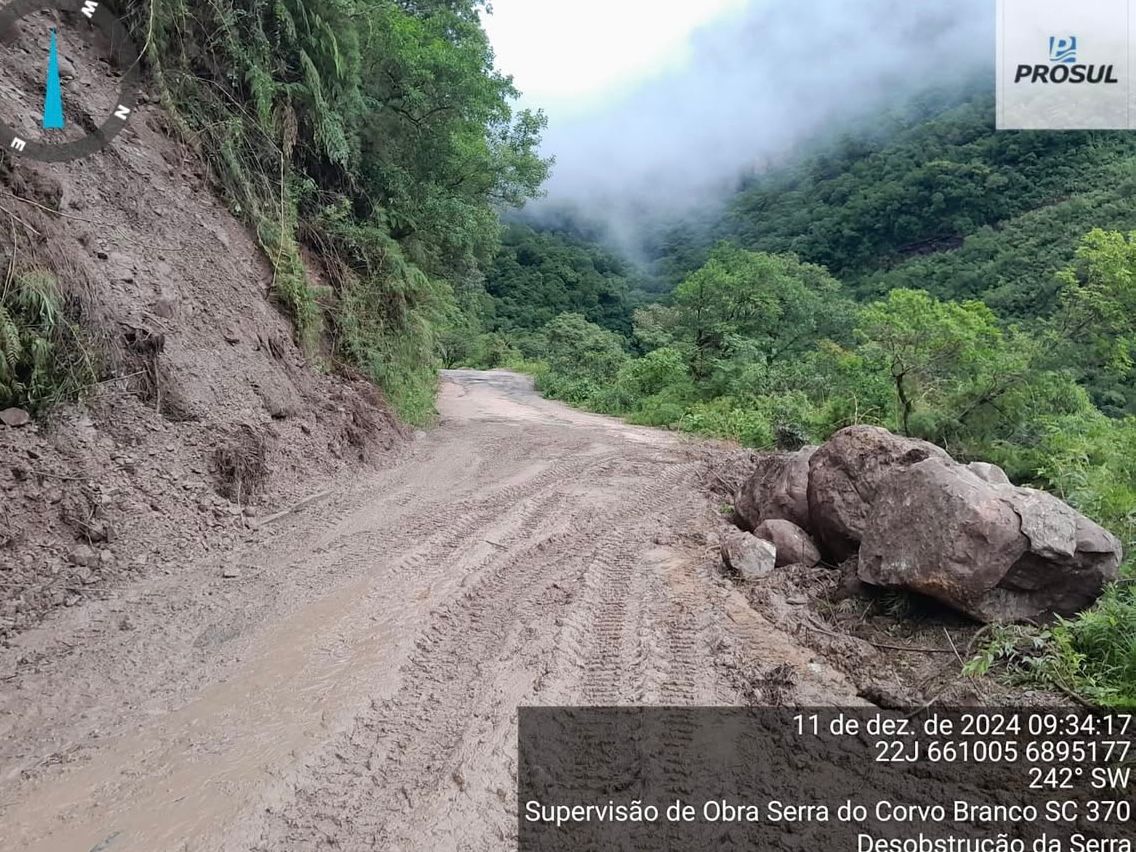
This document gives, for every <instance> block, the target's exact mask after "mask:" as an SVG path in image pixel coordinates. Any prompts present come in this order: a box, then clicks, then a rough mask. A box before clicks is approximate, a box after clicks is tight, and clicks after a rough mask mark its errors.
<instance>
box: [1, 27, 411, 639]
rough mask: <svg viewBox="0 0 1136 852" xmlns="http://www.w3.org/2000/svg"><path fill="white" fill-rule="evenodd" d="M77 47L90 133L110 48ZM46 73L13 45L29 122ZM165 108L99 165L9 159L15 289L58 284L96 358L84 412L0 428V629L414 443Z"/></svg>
mask: <svg viewBox="0 0 1136 852" xmlns="http://www.w3.org/2000/svg"><path fill="white" fill-rule="evenodd" d="M22 25H23V26H25V27H27V28H30V29H32V30H35V29H36V28H39V29H43V30H44V31H45V32H46V29H45V28H46V27H47V26H48V22H47V21H46V20H37V19H34V18H33V19H29V20H25V21H24V22H23V24H22ZM21 41H22V40H21ZM70 49H73V50H77V54H69V53H65V54H64V55H63V56H62V58H61V59H62V66H63V69H64V80H63V85H64V89H65V102H66V103H67V108H68V113H67V115H66V118H67V123H68V126H70V127H76V128H77V127H80V126H88V127H90V126H92V124H91V123H92V121H93V119H94V116H96V115H98V114H99V113H98V110H99V108H100V105H99V104H98V102H97V97H94V96H89V93H90V92H95V91H97V89H98V86H97V82H98V81H97V80H95V79H94V75H97V74H98V73H100V66H99V64H98V62H97V60H96V59H95V58H94V57H93V56H84V55H82V52H83V51H84V50H91V49H92V48H90V47H88V46H80V47H78V48H75V47H74V46H72V47H71V48H70ZM35 68H36V63H34V62H29V61H28V56H27V54H26V52H25V51H24V50H22V49H21V48H20V47H19V46H18V45H16V44H14V43H13V44H5V45H0V120H2V121H4V122H5V123H8V124H10V125H11V126H14V127H20V126H22V125H26V124H27V122H28V120H29V119H28V117H29V116H35V115H38V114H39V110H40V107H41V106H42V104H36V103H34V102H33V101H34V97H33V96H31V95H29V93H34V92H37V91H39V86H40V82H39V81H37V80H36V79H35V70H34V69H35ZM153 101H154V99H153V97H152V93H151V96H150V97H147V95H146V94H145V93H144V94H143V103H142V104H140V106H139V110H138V112H137V113H136V114H135V116H134V117H133V119H132V121H131V123H130V124H129V125H128V126H127V128H126V130H125V131H124V132H123V133H122V134H121V135H120V136H119V137H118V138H117V139H116V140H114V142H113V143H112V144H111V145H110V146H109V148H107V149H106V150H104V151H102V152H100V153H98V154H95V155H93V156H91V157H88V158H85V159H83V160H80V161H76V162H71V163H58V164H45V163H37V162H33V161H30V160H28V159H26V158H10V157H7V156H4V155H0V156H2V157H3V159H0V254H2V256H3V262H4V265H5V266H6V267H8V268H9V274H8V277H7V279H6V284H5V286H8V285H9V284H10V283H11V280H12V275H13V273H14V272H16V271H19V270H32V271H47V272H49V273H50V274H51V275H52V276H54V278H55V280H56V282H57V286H58V289H59V291H60V294H61V301H62V303H63V305H64V308H65V313H66V315H67V317H68V319H69V321H73V322H74V323H75V325H76V328H77V329H78V334H79V338H80V339H81V341H82V345H83V347H84V350H85V351H86V353H87V355H89V362H90V364H91V367H92V369H91V370H90V371H89V375H88V377H87V378H86V379H85V381H84V383H85V384H86V386H87V387H86V390H85V394H84V396H83V397H82V401H81V402H80V403H78V404H71V403H68V404H63V405H56V406H52V407H50V410H49V411H48V412H47V413H46V414H45V415H44V416H42V417H39V418H37V419H36V420H35V421H33V423H32V424H30V425H28V426H24V427H22V428H10V427H5V426H2V425H0V497H2V499H0V584H2V587H3V593H2V594H0V637H2V636H4V635H8V634H10V633H12V632H14V631H17V630H20V629H22V628H26V627H28V626H30V625H32V624H34V623H36V622H37V621H39V620H40V619H41V618H42V617H43V616H44V614H45V613H47V612H49V611H50V610H52V609H53V608H55V607H58V606H62V605H67V606H73V605H77V604H79V603H81V602H82V601H83V600H84V599H86V598H90V597H92V596H98V595H100V594H101V593H102V592H101V590H102V589H104V588H105V587H107V586H108V585H110V584H114V583H115V582H117V581H119V580H120V579H121V578H122V577H123V576H124V575H127V574H138V573H145V572H155V571H167V572H168V571H176V570H177V569H178V566H179V565H182V564H185V563H186V562H188V561H190V560H191V559H192V558H194V556H195V555H199V554H200V553H202V552H203V551H206V550H209V549H212V548H216V547H224V546H228V545H230V544H233V543H234V542H236V541H237V540H239V539H240V538H241V537H242V536H246V535H248V534H249V530H248V526H249V524H250V521H249V520H248V516H249V515H255V514H257V512H258V511H261V512H263V511H270V510H271V509H272V508H273V507H275V506H277V505H284V504H287V503H288V501H289V500H291V499H293V498H294V497H297V496H299V495H302V494H306V493H310V492H312V491H314V490H316V489H317V488H318V482H319V480H321V479H324V478H327V477H331V476H334V475H335V474H337V473H339V472H342V471H350V470H352V469H354V468H355V467H357V466H358V465H359V464H360V463H361V462H369V461H373V460H376V459H379V458H381V456H382V454H383V453H385V452H386V451H388V450H390V449H392V448H393V447H394V446H395V445H396V444H397V443H398V442H399V441H400V440H401V439H402V437H403V430H402V427H401V426H400V425H399V423H398V422H397V421H396V419H395V418H394V417H393V415H392V414H391V413H390V412H389V410H388V408H387V406H386V404H385V403H384V401H383V400H382V398H381V396H380V395H379V394H378V392H377V391H376V390H375V389H374V387H373V386H372V385H371V384H369V383H366V382H363V381H361V380H355V379H353V378H350V377H343V376H340V375H334V374H330V373H327V372H325V371H323V370H320V369H316V368H315V367H316V365H314V364H313V363H312V361H311V360H309V358H307V357H305V355H304V354H303V353H302V352H301V351H300V350H299V349H298V348H297V346H296V345H295V344H294V342H293V339H294V334H293V328H292V325H291V323H290V322H289V320H288V319H287V318H286V317H285V316H284V314H283V313H282V312H281V311H280V310H279V309H278V307H277V306H276V305H274V304H273V303H272V301H271V300H270V298H269V296H268V294H269V291H270V289H271V286H272V272H271V267H270V265H269V263H268V262H267V261H266V259H265V258H264V257H263V256H262V254H261V252H260V250H259V249H258V247H257V245H256V243H255V242H254V240H253V239H252V237H251V236H250V234H249V233H248V232H247V230H246V229H245V227H244V226H242V225H241V224H240V223H238V222H237V220H236V219H235V218H234V217H233V216H232V215H231V214H230V212H229V211H228V210H227V209H226V208H225V206H224V205H223V204H222V203H221V202H220V201H219V200H218V198H217V197H216V196H215V195H214V193H213V191H212V190H211V188H210V185H209V183H208V180H207V171H206V168H205V166H204V165H203V163H202V162H201V161H200V159H199V158H198V156H197V155H196V154H195V153H194V152H193V151H192V150H191V149H190V148H189V147H187V146H186V145H184V144H182V143H181V142H179V141H176V140H175V138H174V134H173V131H172V130H171V127H170V124H169V122H168V120H167V117H166V116H165V115H164V113H163V112H162V110H161V109H160V108H159V107H158V106H156V105H155V104H154V102H153ZM250 504H251V507H250ZM258 506H259V507H260V509H259V510H258V508H257V507H258Z"/></svg>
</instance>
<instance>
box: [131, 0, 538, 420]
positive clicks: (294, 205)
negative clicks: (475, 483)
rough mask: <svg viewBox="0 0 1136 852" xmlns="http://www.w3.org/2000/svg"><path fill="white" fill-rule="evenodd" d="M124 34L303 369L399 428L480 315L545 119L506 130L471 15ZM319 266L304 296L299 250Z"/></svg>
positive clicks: (529, 187)
mask: <svg viewBox="0 0 1136 852" xmlns="http://www.w3.org/2000/svg"><path fill="white" fill-rule="evenodd" d="M131 11H132V14H133V20H132V23H133V25H134V29H135V31H136V33H137V34H139V41H140V42H142V41H144V42H145V44H146V45H147V47H148V51H147V53H148V58H149V59H150V61H151V63H152V67H153V70H154V73H155V76H156V78H157V80H158V82H159V84H160V87H161V91H162V97H163V102H164V104H165V105H166V107H167V109H169V110H170V112H171V113H172V114H173V115H174V116H175V118H176V119H177V121H178V123H179V125H180V129H181V131H182V133H183V134H184V135H185V137H186V138H187V139H189V140H191V141H193V142H194V143H195V144H196V145H197V147H198V148H199V150H200V151H201V152H202V154H203V155H204V156H205V157H206V159H207V160H208V162H209V164H210V166H211V168H212V171H213V174H214V177H215V179H216V181H217V183H218V184H219V186H220V188H221V189H222V190H223V192H224V194H225V196H226V197H227V198H228V199H229V202H230V204H231V206H232V209H233V211H234V212H235V213H236V214H237V215H239V216H241V217H243V218H244V219H245V220H246V221H247V222H249V224H250V225H251V226H252V227H253V228H254V229H255V231H256V233H257V234H258V236H259V238H260V242H261V245H262V247H263V249H264V251H265V254H266V255H267V257H268V258H269V259H270V260H271V261H272V263H273V267H274V290H275V293H276V296H277V298H278V300H279V301H280V303H281V305H283V306H284V307H285V308H286V309H287V310H288V311H289V312H290V314H291V316H292V318H293V319H294V321H295V324H296V329H297V336H298V338H299V339H300V341H301V342H302V343H303V344H304V345H305V346H306V347H307V348H308V349H309V351H313V352H314V351H315V350H316V349H317V347H318V344H319V342H320V340H321V337H323V336H325V335H326V337H327V339H328V341H329V342H330V352H331V358H332V361H333V363H336V362H343V363H345V364H347V365H350V366H354V367H357V368H361V369H363V370H364V371H365V372H367V373H368V374H369V375H371V376H372V377H373V378H374V379H375V380H376V381H377V382H378V383H379V384H380V385H381V386H382V387H383V388H384V390H385V391H386V392H387V394H388V396H389V397H390V398H391V400H392V401H393V402H394V403H395V405H396V406H397V407H398V408H399V410H400V411H401V412H402V414H403V415H404V416H405V417H407V418H408V419H410V420H412V421H422V420H424V419H426V418H427V417H428V416H429V414H430V412H431V411H432V401H433V393H434V388H435V378H434V374H435V368H436V366H437V364H438V353H439V349H440V342H441V340H442V339H443V338H444V337H445V335H446V334H447V333H448V330H449V329H450V327H451V326H454V325H460V324H461V323H462V322H463V321H464V320H463V310H462V308H463V306H466V305H468V304H469V303H470V301H471V299H473V300H475V299H476V294H477V291H478V290H479V288H480V287H481V280H482V274H481V269H482V268H483V267H484V266H485V265H487V264H488V262H489V260H490V259H491V258H492V257H493V255H494V253H495V251H496V246H497V244H498V240H499V231H500V226H499V224H498V211H499V210H500V209H502V208H504V207H508V206H518V205H520V204H522V203H523V202H524V201H525V199H527V198H531V197H533V196H535V195H536V194H537V193H538V192H539V187H540V185H541V183H542V182H543V181H544V179H545V177H546V176H547V173H548V168H549V162H548V161H545V160H542V159H541V158H540V157H539V156H538V155H537V153H536V147H537V144H538V142H539V137H540V133H541V131H542V129H543V127H544V123H545V120H544V117H543V115H541V114H540V113H533V112H528V111H521V112H517V113H515V112H514V110H513V107H512V103H513V101H514V99H515V97H516V95H517V92H516V91H515V89H514V87H513V84H512V81H511V80H510V79H509V78H508V77H505V76H503V75H501V74H500V73H498V72H497V71H496V70H495V69H494V67H493V54H492V51H491V49H490V46H489V43H488V39H487V37H486V35H485V32H484V31H483V29H482V27H481V23H480V14H481V12H482V3H481V2H479V0H318V2H310V0H282V1H281V2H267V0H220V2H211V3H202V2H198V0H175V2H173V3H169V4H140V3H139V4H136V5H134V6H133V7H132V9H131ZM305 247H306V248H309V249H311V250H312V255H311V256H313V257H316V258H318V259H319V263H320V264H321V265H322V267H323V269H322V270H320V271H321V273H323V274H322V278H323V280H325V281H326V282H327V285H326V286H325V287H317V286H315V285H314V284H313V283H312V280H311V279H310V278H309V276H308V273H307V271H306V270H305V267H304V264H303V263H302V262H301V251H302V249H303V248H305Z"/></svg>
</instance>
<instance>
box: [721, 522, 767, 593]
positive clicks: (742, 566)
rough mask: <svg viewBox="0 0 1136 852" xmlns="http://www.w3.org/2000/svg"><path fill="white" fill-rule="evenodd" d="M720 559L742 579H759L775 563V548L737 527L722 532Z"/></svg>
mask: <svg viewBox="0 0 1136 852" xmlns="http://www.w3.org/2000/svg"><path fill="white" fill-rule="evenodd" d="M721 551H722V561H723V562H724V563H725V564H726V567H727V568H729V569H730V570H731V571H733V572H734V573H736V574H738V575H739V576H740V577H741V578H742V579H743V580H746V581H752V580H760V579H762V578H763V577H765V576H766V575H768V574H769V572H770V571H772V570H773V568H774V567H775V566H776V564H777V549H776V548H775V547H774V546H773V544H772V542H768V541H765V540H763V539H760V538H757V536H754V535H751V534H750V533H747V532H742V531H741V530H737V529H728V530H726V531H725V532H724V533H723V534H722V542H721Z"/></svg>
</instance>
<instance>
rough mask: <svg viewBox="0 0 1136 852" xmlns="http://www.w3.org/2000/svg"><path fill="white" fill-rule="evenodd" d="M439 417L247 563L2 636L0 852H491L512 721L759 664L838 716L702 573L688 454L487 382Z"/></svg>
mask: <svg viewBox="0 0 1136 852" xmlns="http://www.w3.org/2000/svg"><path fill="white" fill-rule="evenodd" d="M439 409H440V411H441V414H442V418H441V422H440V424H439V426H438V427H437V428H435V429H434V430H432V431H430V432H429V433H427V434H425V435H424V436H421V437H420V438H419V439H418V440H417V441H415V442H414V444H413V445H412V446H411V447H410V448H409V449H408V450H407V451H406V452H405V453H404V454H403V455H402V456H401V457H400V458H399V459H397V460H396V461H395V462H393V463H392V464H391V465H390V466H388V467H387V468H385V469H383V470H380V471H377V472H370V473H368V474H366V475H365V476H362V477H359V478H356V479H355V480H354V481H353V482H351V483H350V484H349V485H347V486H344V487H341V488H338V489H336V490H335V491H334V492H333V493H332V494H330V495H329V496H327V497H326V498H324V499H323V500H321V501H318V502H316V503H313V504H312V505H311V506H309V507H307V508H306V509H304V510H303V511H301V512H299V513H297V514H295V515H292V516H290V517H288V518H285V519H282V520H280V521H277V522H276V523H274V524H272V526H271V530H272V532H271V535H269V536H268V537H267V538H266V539H264V540H261V541H258V542H257V543H256V544H255V545H253V544H250V545H247V546H246V547H245V549H244V550H243V551H241V550H238V551H236V552H232V553H218V554H215V556H214V557H213V558H212V559H210V560H208V561H207V562H205V563H202V564H197V563H194V564H186V565H184V566H180V567H179V569H178V570H176V571H170V572H169V573H168V574H161V575H159V576H151V577H148V578H145V579H142V580H139V581H137V582H135V583H134V584H133V585H130V586H127V587H125V588H123V589H121V590H119V591H118V592H117V593H116V594H115V595H113V596H112V597H111V598H110V599H109V600H107V601H100V602H92V603H90V604H88V605H86V606H84V607H81V608H79V609H78V610H68V611H66V612H64V613H63V614H62V615H61V616H60V617H58V618H55V619H53V620H52V621H50V622H49V623H47V624H45V625H43V626H42V627H40V628H38V629H36V630H33V631H30V632H29V633H27V634H24V635H23V636H22V637H20V638H19V640H18V644H17V646H16V648H14V649H8V651H6V653H9V654H17V655H19V657H20V666H19V669H18V673H17V674H9V675H8V677H7V678H6V679H4V680H0V728H2V731H0V734H2V735H0V825H2V826H3V830H2V835H0V847H3V848H5V849H20V850H52V852H56V851H58V852H75V850H80V852H88V850H96V849H97V850H99V852H127V850H138V852H158V850H170V852H182V850H185V852H197V850H264V852H268V850H272V851H273V852H274V851H275V850H313V849H328V850H331V849H334V850H451V849H452V850H458V849H461V850H503V849H510V848H514V844H515V840H514V838H515V833H516V828H515V819H516V804H515V787H514V784H515V769H516V754H515V737H516V731H515V725H516V709H517V707H518V706H519V705H526V704H538V705H557V704H585V705H610V704H637V703H645V704H668V705H676V704H732V703H737V702H738V701H739V695H740V694H741V693H740V692H739V686H738V677H737V672H738V668H739V666H744V667H746V668H747V669H748V670H753V669H754V667H757V668H758V669H760V668H761V667H762V666H768V667H773V666H777V665H779V664H782V663H787V664H789V665H790V666H792V667H793V669H794V671H795V673H796V674H795V685H794V686H793V688H792V689H791V690H790V693H789V694H788V695H787V697H786V699H785V700H787V701H793V702H799V703H812V702H823V703H830V702H831V703H839V702H842V701H845V700H846V699H848V698H851V697H853V696H854V695H855V690H854V688H853V687H852V686H851V685H850V684H849V683H848V682H847V681H846V680H845V679H844V678H843V677H842V676H841V675H840V674H838V673H837V672H836V671H834V670H833V669H831V668H829V667H828V666H826V665H825V664H824V663H823V662H821V661H818V660H817V659H815V655H814V654H813V653H812V652H810V651H808V650H806V649H804V648H802V647H801V646H799V645H797V644H796V643H795V642H794V641H793V640H792V639H791V638H789V637H788V636H787V635H785V634H784V633H781V632H779V631H778V630H776V629H774V628H773V627H771V626H770V625H769V624H768V623H767V622H766V621H764V620H763V619H762V617H761V616H760V615H759V614H758V613H756V612H755V611H754V610H753V609H751V608H750V606H749V605H748V604H747V603H746V601H745V599H744V598H743V597H742V595H741V594H740V593H739V592H738V591H736V590H735V589H734V588H733V587H732V586H731V584H730V583H729V582H728V581H727V580H725V579H724V578H723V577H722V576H721V572H720V570H719V569H718V567H717V559H716V557H715V555H714V550H715V548H714V546H713V544H714V541H715V537H716V530H717V528H718V524H720V521H719V520H718V519H717V517H716V512H717V507H716V506H714V505H713V504H712V503H711V502H710V501H709V500H708V499H707V498H706V497H705V496H704V494H703V492H702V489H701V484H700V478H701V475H702V472H703V465H704V462H703V461H702V459H704V458H705V453H706V452H707V450H705V449H704V448H701V447H699V446H698V445H697V444H692V443H690V442H685V441H683V440H681V439H679V438H677V437H675V436H672V435H669V434H667V433H663V432H659V431H654V430H649V429H640V428H636V427H632V426H628V425H625V424H622V423H619V422H616V421H613V420H609V419H606V418H601V417H595V416H591V415H587V414H583V413H580V412H576V411H572V410H570V409H567V408H565V407H563V406H560V405H557V404H554V403H552V402H548V401H545V400H542V399H540V398H539V397H538V396H536V395H535V394H534V393H533V392H532V390H531V389H530V387H529V384H528V382H527V380H525V379H523V378H521V377H518V376H514V375H512V374H509V373H503V372H492V373H474V372H464V371H458V372H450V373H447V374H445V376H444V377H443V384H442V391H441V397H440V400H439ZM8 662H9V663H11V660H9V661H8ZM2 674H3V672H0V675H2Z"/></svg>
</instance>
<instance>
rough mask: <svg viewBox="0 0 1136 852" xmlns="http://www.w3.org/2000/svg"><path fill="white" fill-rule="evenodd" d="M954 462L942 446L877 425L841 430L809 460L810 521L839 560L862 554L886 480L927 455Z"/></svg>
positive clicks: (811, 529) (825, 549) (811, 528)
mask: <svg viewBox="0 0 1136 852" xmlns="http://www.w3.org/2000/svg"><path fill="white" fill-rule="evenodd" d="M929 458H935V459H940V460H942V461H945V462H948V463H950V464H954V462H953V461H952V459H951V457H950V456H949V455H947V453H946V452H944V451H943V450H942V449H940V448H939V447H936V446H935V445H934V444H929V443H927V442H926V441H919V440H916V439H913V438H903V437H900V436H899V435H893V434H892V433H891V432H889V431H887V430H886V429H880V428H879V427H876V426H850V427H849V428H847V429H842V430H841V431H840V432H837V433H836V434H835V435H834V436H833V437H832V438H831V439H830V440H829V441H828V443H826V444H825V445H824V446H822V447H821V448H820V449H818V450H817V451H816V452H815V453H813V454H812V457H811V458H810V460H809V480H808V482H809V485H808V503H809V520H810V523H809V524H808V525H807V526H805V525H802V526H805V529H807V530H809V532H811V533H812V534H813V535H814V536H815V537H816V538H817V541H818V543H819V544H820V546H821V550H822V551H823V552H824V553H825V555H826V556H829V557H830V558H831V561H833V562H842V561H844V560H845V559H847V558H848V557H849V556H852V555H853V554H854V553H856V550H857V548H858V547H859V544H860V541H861V540H862V539H863V536H864V532H865V530H867V528H868V525H869V523H870V522H871V521H872V518H873V515H874V510H873V508H872V504H873V502H874V501H875V498H876V493H877V491H878V490H879V488H880V483H882V482H883V481H884V480H886V479H888V478H889V477H891V476H892V475H893V474H895V473H896V472H900V471H904V470H907V469H909V468H911V467H912V466H914V465H917V464H919V463H920V462H922V461H924V460H925V459H929Z"/></svg>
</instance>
